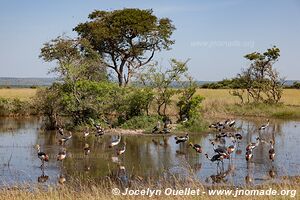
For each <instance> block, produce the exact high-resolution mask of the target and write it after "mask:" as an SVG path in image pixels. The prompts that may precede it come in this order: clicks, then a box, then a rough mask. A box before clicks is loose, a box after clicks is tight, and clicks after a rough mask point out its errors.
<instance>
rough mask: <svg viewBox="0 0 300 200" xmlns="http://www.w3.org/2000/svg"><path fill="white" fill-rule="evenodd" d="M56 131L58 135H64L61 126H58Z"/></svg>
mask: <svg viewBox="0 0 300 200" xmlns="http://www.w3.org/2000/svg"><path fill="white" fill-rule="evenodd" d="M57 132H58V133H59V134H60V135H64V129H63V128H62V127H58V129H57Z"/></svg>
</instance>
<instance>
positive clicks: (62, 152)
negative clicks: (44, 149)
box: [56, 148, 67, 161]
mask: <svg viewBox="0 0 300 200" xmlns="http://www.w3.org/2000/svg"><path fill="white" fill-rule="evenodd" d="M66 156H67V152H66V148H62V149H61V150H60V151H59V152H58V154H57V156H56V159H57V161H63V160H64V159H65V158H66Z"/></svg>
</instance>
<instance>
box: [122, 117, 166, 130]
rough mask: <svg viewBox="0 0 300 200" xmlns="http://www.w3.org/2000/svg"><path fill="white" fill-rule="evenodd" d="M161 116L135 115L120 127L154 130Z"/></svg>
mask: <svg viewBox="0 0 300 200" xmlns="http://www.w3.org/2000/svg"><path fill="white" fill-rule="evenodd" d="M161 120H162V118H161V117H160V116H146V115H143V116H135V117H132V118H131V119H129V120H127V121H126V122H125V123H123V124H122V125H121V126H120V127H121V128H124V129H144V130H146V131H150V130H152V128H153V127H154V126H155V125H156V124H157V121H161Z"/></svg>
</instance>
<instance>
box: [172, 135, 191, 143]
mask: <svg viewBox="0 0 300 200" xmlns="http://www.w3.org/2000/svg"><path fill="white" fill-rule="evenodd" d="M175 140H176V144H179V143H182V142H186V141H188V140H189V134H188V133H187V134H186V135H185V136H176V137H175Z"/></svg>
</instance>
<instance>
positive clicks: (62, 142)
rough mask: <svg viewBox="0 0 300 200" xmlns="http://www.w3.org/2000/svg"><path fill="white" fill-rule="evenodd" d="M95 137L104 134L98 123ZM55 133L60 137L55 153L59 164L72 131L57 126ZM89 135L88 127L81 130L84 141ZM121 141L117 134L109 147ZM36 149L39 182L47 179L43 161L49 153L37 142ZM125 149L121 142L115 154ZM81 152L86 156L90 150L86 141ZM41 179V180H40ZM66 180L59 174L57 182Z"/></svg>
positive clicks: (118, 154)
mask: <svg viewBox="0 0 300 200" xmlns="http://www.w3.org/2000/svg"><path fill="white" fill-rule="evenodd" d="M94 126H95V129H96V131H95V137H96V138H100V137H102V136H103V135H104V128H102V127H101V126H100V125H99V124H95V125H94ZM57 134H58V135H60V138H59V139H58V144H59V145H60V146H61V148H60V150H59V152H58V154H57V155H56V160H57V161H59V162H61V166H62V163H63V161H64V160H65V159H66V157H67V149H66V146H65V144H66V143H67V141H69V140H70V139H71V138H72V132H70V131H69V132H68V135H67V134H65V132H64V129H63V128H62V127H58V128H57ZM89 135H90V131H89V128H87V129H86V130H85V131H84V132H83V138H84V140H85V141H86V139H87V137H88V136H89ZM120 142H121V135H120V134H119V135H118V136H117V138H116V139H115V140H113V141H111V143H110V144H109V148H113V147H115V146H117V145H119V144H120ZM35 147H36V149H37V156H38V158H39V159H40V160H41V162H42V164H41V166H40V167H41V169H42V176H40V177H39V182H45V181H46V180H47V179H48V176H45V175H44V169H45V162H48V161H49V155H48V154H47V153H45V152H43V151H41V147H40V145H39V144H37V145H36V146H35ZM125 151H126V142H123V146H122V147H120V148H118V149H116V155H117V156H120V155H122V154H124V153H125ZM83 152H84V155H86V156H88V155H89V154H90V152H91V148H90V145H89V144H88V143H85V145H84V148H83ZM40 179H41V181H40ZM65 181H66V179H65V177H64V176H63V175H60V176H59V183H61V184H63V183H64V182H65Z"/></svg>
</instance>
